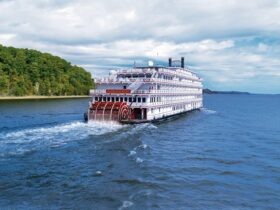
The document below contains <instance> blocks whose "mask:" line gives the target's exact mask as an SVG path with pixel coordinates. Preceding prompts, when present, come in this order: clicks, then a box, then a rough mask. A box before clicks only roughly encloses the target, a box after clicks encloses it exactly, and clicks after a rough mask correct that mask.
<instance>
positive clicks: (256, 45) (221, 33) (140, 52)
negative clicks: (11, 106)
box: [0, 0, 280, 93]
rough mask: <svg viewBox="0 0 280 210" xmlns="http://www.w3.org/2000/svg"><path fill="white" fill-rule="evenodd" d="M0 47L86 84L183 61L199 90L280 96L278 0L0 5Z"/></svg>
mask: <svg viewBox="0 0 280 210" xmlns="http://www.w3.org/2000/svg"><path fill="white" fill-rule="evenodd" d="M0 44H2V45H5V46H14V47H20V48H31V49H37V50H40V51H43V52H49V53H52V54H54V55H57V56H60V57H62V58H64V59H66V60H68V61H70V62H71V63H72V64H75V65H78V66H81V67H83V68H85V69H86V70H87V71H90V72H91V73H92V76H93V77H102V76H106V75H107V74H108V72H109V70H111V69H114V68H128V67H131V66H133V63H134V62H136V64H137V65H144V64H146V63H147V62H148V61H149V60H153V61H154V62H155V63H157V64H162V65H167V61H168V57H173V58H180V57H182V56H184V57H185V61H186V65H187V67H188V68H190V69H191V70H192V71H194V72H195V73H197V74H198V75H199V76H200V77H201V78H203V80H204V87H205V88H210V89H213V90H236V91H249V92H253V93H280V57H279V56H280V0H246V1H244V0H242V1H241V0H141V1H140V0H137V1H136V0H36V1H34V0H0Z"/></svg>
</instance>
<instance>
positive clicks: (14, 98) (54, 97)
mask: <svg viewBox="0 0 280 210" xmlns="http://www.w3.org/2000/svg"><path fill="white" fill-rule="evenodd" d="M73 98H90V96H87V95H81V96H0V101H4V100H35V99H73Z"/></svg>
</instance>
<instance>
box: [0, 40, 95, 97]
mask: <svg viewBox="0 0 280 210" xmlns="http://www.w3.org/2000/svg"><path fill="white" fill-rule="evenodd" d="M93 85H94V84H93V81H92V79H91V74H90V73H89V72H87V71H85V70H84V69H83V68H81V67H78V66H75V65H71V63H70V62H67V61H66V60H64V59H61V58H60V57H58V56H53V55H51V54H49V53H41V52H39V51H36V50H31V49H18V48H14V47H4V46H2V45H1V44H0V96H29V95H47V96H49V95H57V96H60V95H87V94H88V92H89V89H90V88H92V86H93Z"/></svg>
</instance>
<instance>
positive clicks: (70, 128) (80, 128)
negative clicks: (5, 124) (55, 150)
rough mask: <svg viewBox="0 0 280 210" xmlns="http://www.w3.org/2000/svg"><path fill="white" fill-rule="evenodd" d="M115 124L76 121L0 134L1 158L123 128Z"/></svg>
mask: <svg viewBox="0 0 280 210" xmlns="http://www.w3.org/2000/svg"><path fill="white" fill-rule="evenodd" d="M123 127H124V125H120V124H118V123H114V122H106V123H103V122H89V123H84V122H80V121H75V122H71V123H65V124H60V125H55V126H49V127H39V128H32V129H24V130H20V131H12V132H7V133H0V156H3V155H5V154H7V153H8V154H21V153H24V152H27V151H30V150H33V149H38V147H42V146H46V145H47V146H52V147H55V146H59V145H62V144H65V143H66V142H68V141H73V140H80V139H84V138H86V137H87V136H92V135H96V136H98V135H103V134H106V133H110V132H114V131H117V130H119V129H121V128H123Z"/></svg>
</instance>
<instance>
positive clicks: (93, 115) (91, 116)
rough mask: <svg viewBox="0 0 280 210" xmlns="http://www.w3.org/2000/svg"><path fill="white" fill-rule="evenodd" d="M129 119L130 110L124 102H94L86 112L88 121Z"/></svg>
mask: <svg viewBox="0 0 280 210" xmlns="http://www.w3.org/2000/svg"><path fill="white" fill-rule="evenodd" d="M130 118H131V109H130V108H129V107H128V105H127V103H126V102H103V101H96V102H94V103H92V104H91V106H90V108H89V111H88V120H96V121H119V122H121V121H126V120H129V119H130Z"/></svg>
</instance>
